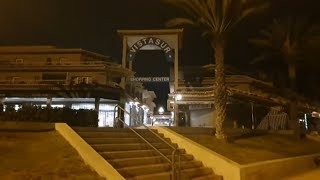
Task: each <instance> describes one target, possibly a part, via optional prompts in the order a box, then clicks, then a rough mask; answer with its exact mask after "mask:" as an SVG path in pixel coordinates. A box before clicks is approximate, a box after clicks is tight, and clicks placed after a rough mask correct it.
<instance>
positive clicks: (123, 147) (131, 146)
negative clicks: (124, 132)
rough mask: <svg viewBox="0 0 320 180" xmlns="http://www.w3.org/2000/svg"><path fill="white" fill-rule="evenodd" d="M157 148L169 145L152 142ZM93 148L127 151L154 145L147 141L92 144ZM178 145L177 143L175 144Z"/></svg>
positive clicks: (102, 150) (100, 150) (101, 150)
mask: <svg viewBox="0 0 320 180" xmlns="http://www.w3.org/2000/svg"><path fill="white" fill-rule="evenodd" d="M151 144H152V145H153V146H154V147H155V148H157V149H164V148H168V147H169V146H168V145H167V144H164V143H151ZM91 146H92V147H93V149H95V150H96V151H98V152H106V151H125V150H144V149H152V147H151V146H150V145H149V144H147V143H132V144H91ZM173 146H176V147H177V145H176V144H173Z"/></svg>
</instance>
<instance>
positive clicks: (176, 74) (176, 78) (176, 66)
mask: <svg viewBox="0 0 320 180" xmlns="http://www.w3.org/2000/svg"><path fill="white" fill-rule="evenodd" d="M175 38H176V39H175V41H176V43H175V47H174V92H175V93H177V90H178V86H179V39H178V35H176V37H175ZM173 108H174V121H175V125H176V126H178V114H179V109H178V104H177V100H176V97H174V107H173Z"/></svg>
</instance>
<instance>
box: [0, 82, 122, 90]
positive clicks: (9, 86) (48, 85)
mask: <svg viewBox="0 0 320 180" xmlns="http://www.w3.org/2000/svg"><path fill="white" fill-rule="evenodd" d="M76 84H79V83H74V82H73V81H69V80H17V81H9V80H4V81H3V80H2V81H1V80H0V90H1V91H4V90H6V91H8V90H12V91H16V90H55V91H59V90H61V89H62V88H63V87H70V86H72V85H76ZM85 84H88V85H98V86H100V87H105V88H119V87H120V85H119V84H118V83H115V82H107V83H105V84H101V83H97V82H95V81H93V82H92V83H85Z"/></svg>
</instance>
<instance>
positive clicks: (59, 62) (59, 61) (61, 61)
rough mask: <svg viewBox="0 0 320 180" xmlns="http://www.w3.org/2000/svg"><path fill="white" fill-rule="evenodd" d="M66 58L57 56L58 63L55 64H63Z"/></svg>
mask: <svg viewBox="0 0 320 180" xmlns="http://www.w3.org/2000/svg"><path fill="white" fill-rule="evenodd" d="M67 60H68V59H67V58H63V57H61V58H59V60H58V63H57V64H63V63H66V62H67Z"/></svg>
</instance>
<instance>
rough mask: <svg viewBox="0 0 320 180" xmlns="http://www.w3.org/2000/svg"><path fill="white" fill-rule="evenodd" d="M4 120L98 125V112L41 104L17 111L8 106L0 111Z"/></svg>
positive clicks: (0, 118) (24, 107)
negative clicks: (42, 105)
mask: <svg viewBox="0 0 320 180" xmlns="http://www.w3.org/2000/svg"><path fill="white" fill-rule="evenodd" d="M0 120H2V121H22V122H31V121H32V122H64V123H67V124H68V125H70V126H94V127H96V126H98V112H96V111H94V110H85V109H80V110H75V109H70V108H48V107H46V108H42V107H39V106H23V107H22V108H21V109H19V110H18V111H15V110H14V108H11V106H7V109H6V111H5V112H1V113H0Z"/></svg>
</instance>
